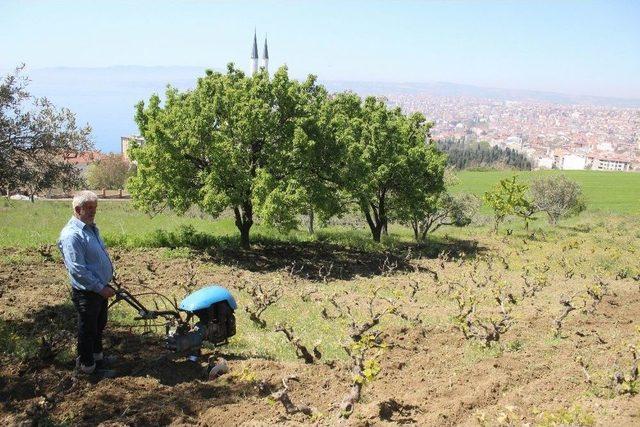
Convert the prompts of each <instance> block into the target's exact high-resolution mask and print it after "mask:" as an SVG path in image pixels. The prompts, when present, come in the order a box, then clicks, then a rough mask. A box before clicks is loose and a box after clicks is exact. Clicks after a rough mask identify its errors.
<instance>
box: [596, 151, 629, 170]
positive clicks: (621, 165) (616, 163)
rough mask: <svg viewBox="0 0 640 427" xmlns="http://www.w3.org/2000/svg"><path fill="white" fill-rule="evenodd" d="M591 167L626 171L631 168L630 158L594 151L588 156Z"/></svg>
mask: <svg viewBox="0 0 640 427" xmlns="http://www.w3.org/2000/svg"><path fill="white" fill-rule="evenodd" d="M589 161H590V163H591V169H593V170H599V171H628V170H630V169H631V159H628V158H625V157H621V156H616V155H613V154H610V153H596V154H593V155H592V156H589Z"/></svg>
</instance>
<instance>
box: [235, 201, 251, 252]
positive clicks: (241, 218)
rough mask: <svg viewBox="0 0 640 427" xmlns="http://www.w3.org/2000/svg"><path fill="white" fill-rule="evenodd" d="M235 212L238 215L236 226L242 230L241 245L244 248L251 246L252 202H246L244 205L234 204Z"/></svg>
mask: <svg viewBox="0 0 640 427" xmlns="http://www.w3.org/2000/svg"><path fill="white" fill-rule="evenodd" d="M233 213H234V215H235V217H236V227H237V228H238V230H239V231H240V246H241V247H242V248H243V249H249V248H250V247H251V241H250V240H249V230H251V226H252V225H253V205H252V204H251V202H250V201H249V202H245V203H243V204H242V206H234V208H233Z"/></svg>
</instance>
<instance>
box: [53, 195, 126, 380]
mask: <svg viewBox="0 0 640 427" xmlns="http://www.w3.org/2000/svg"><path fill="white" fill-rule="evenodd" d="M72 204H73V217H71V219H70V220H69V222H68V223H67V225H65V227H64V228H63V229H62V231H61V232H60V239H59V240H58V248H60V251H61V252H62V257H63V259H64V264H65V266H66V267H67V270H68V272H69V277H70V279H71V299H72V301H73V305H74V306H75V308H76V310H77V311H78V359H77V360H76V367H77V369H78V372H79V373H83V374H97V375H99V376H102V377H112V376H115V371H112V370H109V369H107V366H106V365H107V363H108V361H109V360H108V359H107V358H105V356H104V354H103V353H102V331H103V330H104V327H105V325H106V324H107V300H108V299H109V298H111V297H112V296H114V295H115V292H114V290H113V288H111V287H110V286H109V282H110V281H111V278H112V277H113V265H112V264H111V260H110V259H109V254H107V251H106V248H105V246H104V242H103V241H102V238H101V237H100V232H99V231H98V228H97V227H96V225H95V222H94V220H95V216H96V209H97V207H98V197H97V196H96V195H95V193H93V192H91V191H81V192H79V193H77V194H76V195H75V196H74V198H73V203H72Z"/></svg>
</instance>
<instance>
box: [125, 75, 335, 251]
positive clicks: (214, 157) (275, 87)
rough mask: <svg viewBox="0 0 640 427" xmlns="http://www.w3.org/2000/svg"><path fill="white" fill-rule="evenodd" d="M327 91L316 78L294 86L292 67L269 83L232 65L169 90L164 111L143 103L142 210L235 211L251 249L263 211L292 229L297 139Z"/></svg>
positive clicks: (135, 181) (137, 153)
mask: <svg viewBox="0 0 640 427" xmlns="http://www.w3.org/2000/svg"><path fill="white" fill-rule="evenodd" d="M325 93H326V92H324V90H321V89H319V88H318V86H317V84H316V81H315V78H314V77H313V76H310V77H309V78H308V79H307V80H306V81H305V82H302V83H300V82H297V81H295V80H290V79H289V76H288V72H287V69H286V67H282V68H280V69H279V70H278V71H277V72H276V73H275V74H274V76H273V78H272V79H269V76H268V74H267V73H266V72H260V73H256V74H255V75H253V76H251V77H248V76H245V74H244V73H243V72H242V71H239V70H237V69H236V68H234V66H233V65H232V64H230V65H229V66H228V68H227V72H226V74H222V73H216V72H212V71H207V73H206V76H205V77H202V78H200V79H198V83H197V86H196V88H195V89H193V90H192V91H186V92H179V91H178V90H177V89H174V88H171V87H169V88H168V89H167V91H166V100H165V102H164V105H161V101H160V98H159V97H158V96H157V95H154V96H152V97H151V99H150V100H149V102H148V103H147V104H146V105H145V103H143V102H141V103H139V104H138V106H137V114H136V121H137V123H138V126H139V128H140V132H141V134H142V136H143V137H144V138H145V144H144V145H143V146H134V147H133V148H132V149H131V157H132V158H133V159H134V160H136V161H137V162H138V169H137V173H136V175H135V176H134V177H132V178H131V179H130V180H129V183H128V189H129V191H130V192H131V195H132V198H133V200H134V203H135V205H136V206H138V207H140V208H143V209H144V210H146V211H148V212H157V211H160V210H162V209H164V208H167V207H169V208H171V209H173V210H175V211H177V212H184V211H185V210H186V209H188V208H189V207H190V206H191V205H197V206H199V207H200V208H201V209H203V210H204V211H205V212H208V213H210V214H211V215H213V216H217V215H219V214H220V213H221V212H222V211H223V210H224V209H225V208H231V209H232V210H233V212H234V216H235V224H236V227H237V228H238V230H239V231H240V241H241V244H242V246H243V247H249V244H250V239H249V231H250V229H251V227H252V225H253V223H254V220H255V218H254V213H255V211H257V212H259V213H261V214H263V215H265V216H266V217H267V218H268V219H269V220H270V222H273V223H276V225H281V226H282V227H283V228H288V227H290V226H292V224H293V223H295V220H294V216H295V215H296V214H297V210H296V209H294V207H295V206H297V204H298V199H299V194H300V190H299V188H300V187H301V184H300V183H299V182H296V178H298V176H297V175H295V174H290V173H289V172H290V171H291V170H292V168H293V167H294V166H296V165H292V164H291V162H290V159H291V157H292V156H293V157H294V158H295V156H296V153H294V152H293V149H294V136H295V135H296V133H300V132H302V133H304V132H305V130H304V127H305V125H307V124H308V121H310V120H313V117H314V114H315V111H316V109H315V108H314V107H313V105H314V102H315V100H314V98H316V97H322V96H324V94H325ZM319 103H320V104H321V101H319ZM289 208H291V209H289Z"/></svg>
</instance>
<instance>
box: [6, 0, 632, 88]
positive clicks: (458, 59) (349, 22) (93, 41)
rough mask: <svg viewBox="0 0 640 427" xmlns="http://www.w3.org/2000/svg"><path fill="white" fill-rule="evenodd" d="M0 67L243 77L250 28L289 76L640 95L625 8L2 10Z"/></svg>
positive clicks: (122, 5)
mask: <svg viewBox="0 0 640 427" xmlns="http://www.w3.org/2000/svg"><path fill="white" fill-rule="evenodd" d="M0 16H2V18H0V23H2V24H3V26H4V27H5V29H6V31H4V32H3V35H0V45H2V48H0V49H2V55H0V58H2V59H1V61H2V62H0V68H2V69H3V70H4V71H5V72H6V71H7V70H10V69H11V68H13V67H15V66H16V65H17V64H19V63H22V62H24V63H26V64H27V66H28V67H29V68H30V69H40V68H49V67H90V68H92V67H98V68H100V67H110V66H119V65H142V66H176V65H177V66H185V65H193V66H199V67H202V68H203V69H204V68H223V67H224V66H225V65H226V64H227V63H228V62H234V63H235V64H236V65H237V66H239V67H241V68H244V67H243V64H246V63H247V59H248V58H249V54H250V50H249V49H250V46H251V45H250V41H251V39H250V37H251V36H252V35H253V31H254V28H257V29H258V37H259V38H263V37H265V36H266V35H268V37H269V44H270V47H273V50H271V49H270V67H271V69H273V70H275V69H276V68H277V67H279V66H280V65H283V64H285V63H286V64H287V66H288V67H289V69H290V72H291V74H292V75H293V76H295V77H297V78H302V77H304V76H306V75H307V74H316V75H318V77H319V78H320V79H321V80H336V81H379V82H453V83H459V84H469V85H475V86H480V87H495V88H505V89H524V90H537V91H546V92H555V93H563V94H570V95H593V96H604V97H616V98H640V81H638V79H637V75H638V72H639V71H640V53H639V52H638V49H637V46H638V45H639V44H640V29H639V28H638V26H637V25H635V22H636V21H637V19H638V18H639V17H640V5H639V4H638V3H633V2H630V1H616V2H603V1H586V2H584V1H574V0H571V1H561V2H555V1H554V2H549V1H543V2H533V1H521V2H515V1H484V2H479V1H423V2H420V1H397V2H389V3H387V2H377V1H373V2H360V1H349V2H334V1H329V2H322V3H312V2H293V1H262V2H254V1H247V2H228V1H214V2H204V1H186V2H169V1H159V2H153V3H151V2H149V1H146V0H145V1H139V2H123V1H115V2H109V3H104V2H92V3H91V4H90V5H88V6H87V4H86V3H78V2H72V1H54V2H29V3H26V2H19V1H12V0H9V1H5V2H2V4H0Z"/></svg>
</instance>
